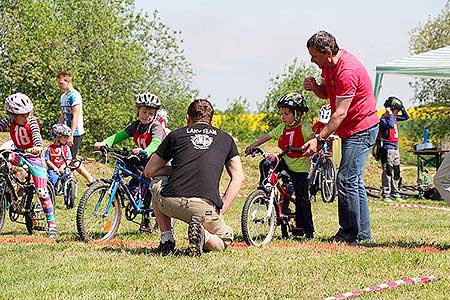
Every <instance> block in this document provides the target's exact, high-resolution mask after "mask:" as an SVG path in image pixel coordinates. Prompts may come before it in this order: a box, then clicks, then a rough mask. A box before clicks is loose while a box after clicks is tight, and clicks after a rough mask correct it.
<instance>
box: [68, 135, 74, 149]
mask: <svg viewBox="0 0 450 300" xmlns="http://www.w3.org/2000/svg"><path fill="white" fill-rule="evenodd" d="M67 145H68V146H69V147H72V146H73V136H69V138H68V139H67Z"/></svg>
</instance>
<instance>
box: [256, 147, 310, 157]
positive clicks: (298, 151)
mask: <svg viewBox="0 0 450 300" xmlns="http://www.w3.org/2000/svg"><path fill="white" fill-rule="evenodd" d="M289 152H291V153H303V152H304V151H303V150H302V149H301V148H293V147H291V146H288V147H287V148H286V150H284V151H283V152H281V153H280V154H278V155H277V156H278V158H282V157H283V156H285V155H286V154H287V153H289ZM248 155H251V156H252V157H256V156H258V155H262V156H264V157H265V156H266V153H265V152H264V150H262V149H261V148H258V147H256V148H254V149H253V150H252V152H251V153H250V154H248Z"/></svg>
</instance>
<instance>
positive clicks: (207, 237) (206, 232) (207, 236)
mask: <svg viewBox="0 0 450 300" xmlns="http://www.w3.org/2000/svg"><path fill="white" fill-rule="evenodd" d="M203 231H204V232H205V244H206V242H208V240H209V232H208V230H203Z"/></svg>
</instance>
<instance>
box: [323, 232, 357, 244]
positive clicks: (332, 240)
mask: <svg viewBox="0 0 450 300" xmlns="http://www.w3.org/2000/svg"><path fill="white" fill-rule="evenodd" d="M328 242H330V243H347V244H349V245H352V246H357V245H358V244H359V240H358V239H355V240H353V241H350V240H346V239H345V238H343V237H342V236H340V235H337V234H336V235H335V236H333V237H332V238H330V239H328Z"/></svg>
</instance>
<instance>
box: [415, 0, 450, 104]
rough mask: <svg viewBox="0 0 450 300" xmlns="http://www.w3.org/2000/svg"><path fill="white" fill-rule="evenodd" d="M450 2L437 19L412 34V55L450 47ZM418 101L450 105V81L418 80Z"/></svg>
mask: <svg viewBox="0 0 450 300" xmlns="http://www.w3.org/2000/svg"><path fill="white" fill-rule="evenodd" d="M449 28H450V1H448V2H447V4H446V5H445V7H444V8H443V10H442V11H441V13H440V14H439V15H438V16H437V17H436V18H435V19H429V20H428V22H427V23H425V25H423V26H419V27H416V28H414V29H413V30H412V32H411V40H410V49H411V53H412V54H418V53H422V52H426V51H429V50H434V49H438V48H441V47H445V46H448V45H450V30H449ZM412 87H413V88H414V91H415V92H414V93H415V98H416V99H417V100H416V101H417V102H419V103H432V104H434V105H449V104H450V80H443V79H417V80H416V81H415V83H413V84H412Z"/></svg>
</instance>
